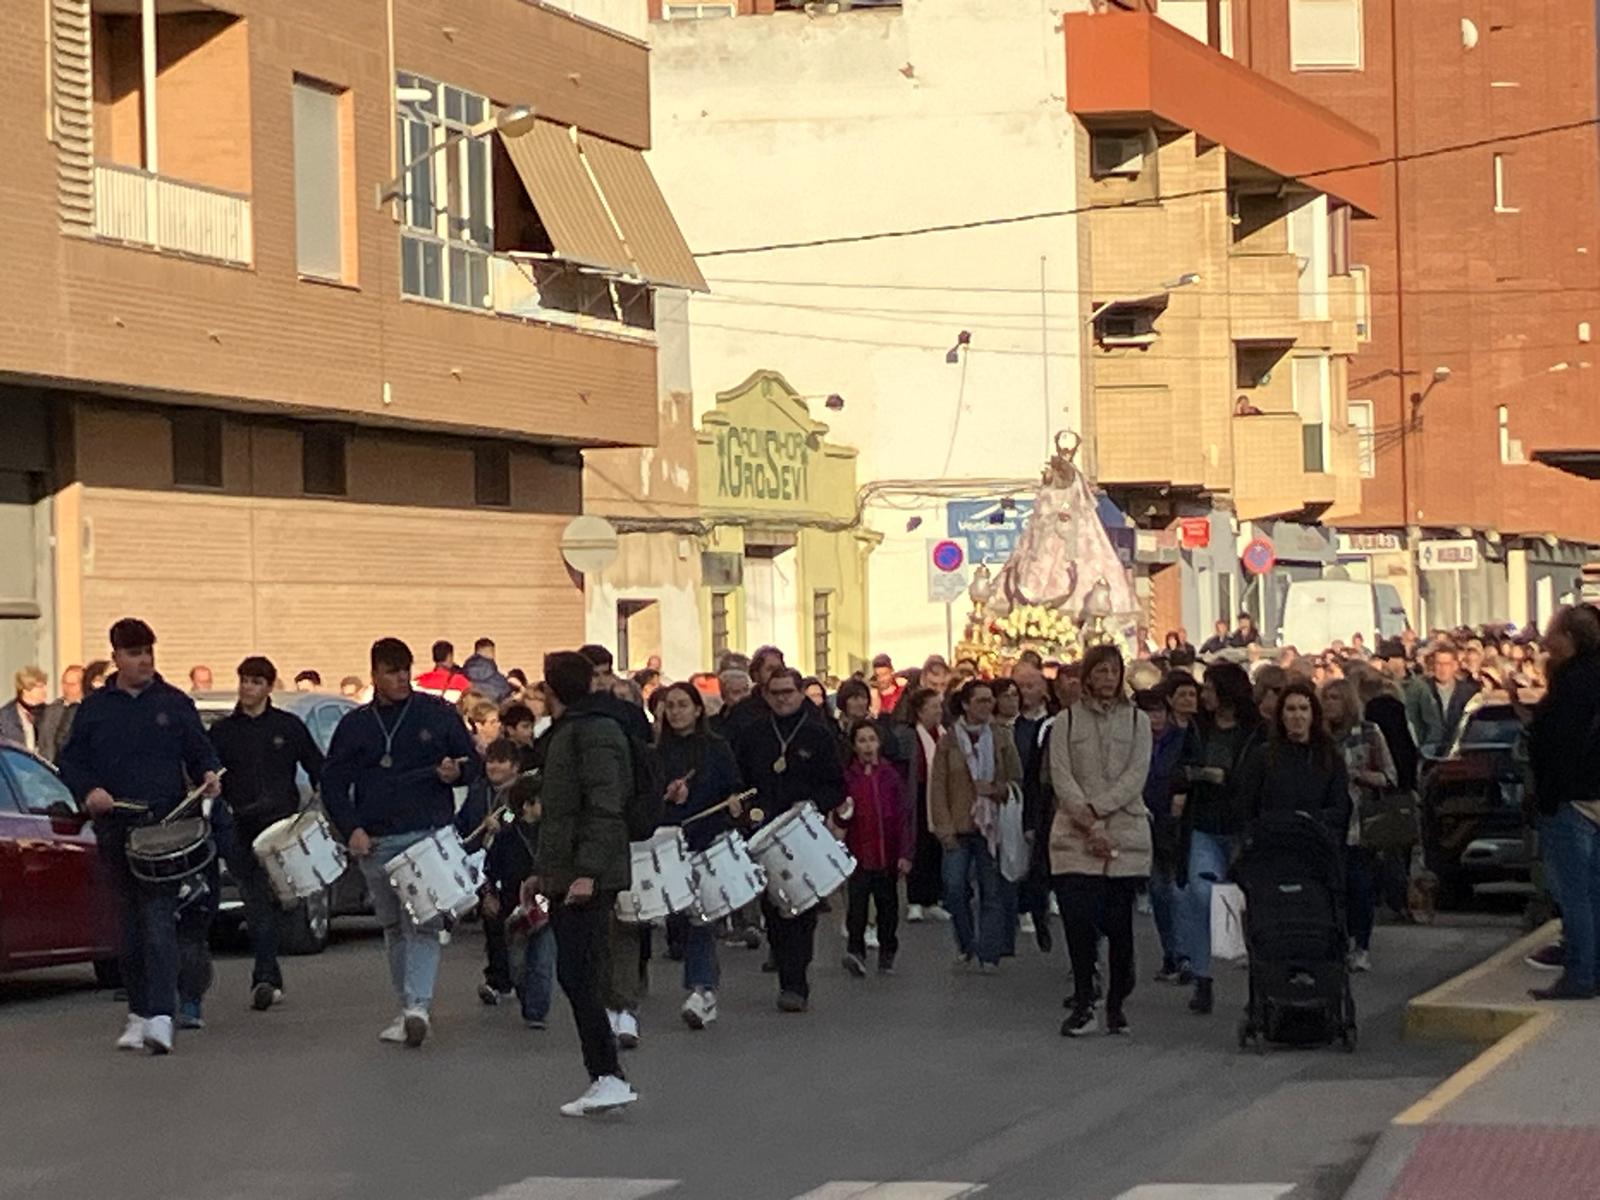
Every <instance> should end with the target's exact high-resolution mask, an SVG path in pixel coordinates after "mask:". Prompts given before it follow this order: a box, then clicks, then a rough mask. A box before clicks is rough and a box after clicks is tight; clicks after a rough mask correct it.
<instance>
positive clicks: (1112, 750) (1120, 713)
mask: <svg viewBox="0 0 1600 1200" xmlns="http://www.w3.org/2000/svg"><path fill="white" fill-rule="evenodd" d="M1149 773H1150V718H1149V717H1147V716H1146V715H1145V714H1144V713H1142V712H1140V711H1139V710H1138V709H1137V708H1135V707H1133V705H1131V704H1129V703H1128V702H1127V701H1125V700H1120V701H1117V702H1115V703H1113V704H1109V705H1101V704H1097V703H1095V702H1094V701H1091V700H1080V701H1078V703H1076V704H1074V705H1073V706H1072V708H1071V709H1069V710H1068V711H1066V712H1063V713H1062V714H1061V715H1060V716H1058V717H1057V718H1056V719H1055V723H1054V725H1052V726H1051V729H1050V786H1051V790H1052V791H1053V792H1054V794H1055V816H1054V818H1053V819H1052V820H1051V822H1050V873H1051V874H1053V875H1110V876H1118V877H1122V876H1139V875H1148V874H1150V813H1149V810H1148V809H1146V808H1145V806H1144V781H1145V776H1146V775H1148V774H1149ZM1075 817H1078V818H1087V819H1090V820H1091V821H1092V825H1091V828H1090V830H1089V831H1087V832H1086V831H1085V830H1083V829H1081V828H1079V827H1078V825H1077V824H1075V823H1074V818H1075ZM1094 833H1103V834H1104V835H1105V836H1106V837H1107V838H1108V839H1110V841H1111V844H1112V846H1114V847H1115V848H1116V851H1117V853H1116V856H1115V857H1114V858H1111V859H1105V858H1101V857H1100V856H1099V855H1097V854H1094V853H1092V852H1091V851H1090V849H1089V839H1090V836H1091V834H1094Z"/></svg>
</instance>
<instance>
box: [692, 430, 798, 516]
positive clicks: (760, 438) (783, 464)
mask: <svg viewBox="0 0 1600 1200" xmlns="http://www.w3.org/2000/svg"><path fill="white" fill-rule="evenodd" d="M716 448H717V496H718V498H719V499H727V500H777V501H805V500H809V499H810V498H811V492H810V486H811V479H810V470H811V451H810V447H809V446H807V444H806V435H805V434H803V433H801V432H799V431H798V430H796V431H794V432H792V433H789V432H785V431H783V430H781V429H758V428H756V427H755V426H751V425H730V426H728V427H727V428H725V429H718V430H717V431H716Z"/></svg>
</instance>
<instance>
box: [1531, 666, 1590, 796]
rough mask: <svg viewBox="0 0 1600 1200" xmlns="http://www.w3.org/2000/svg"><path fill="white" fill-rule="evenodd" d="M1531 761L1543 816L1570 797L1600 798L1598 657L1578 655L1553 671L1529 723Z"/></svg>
mask: <svg viewBox="0 0 1600 1200" xmlns="http://www.w3.org/2000/svg"><path fill="white" fill-rule="evenodd" d="M1528 760H1529V765H1530V766H1531V767H1532V768H1533V788H1534V796H1535V798H1536V799H1537V801H1538V804H1539V811H1540V812H1541V813H1543V814H1544V815H1545V816H1547V817H1549V816H1554V815H1555V813H1556V811H1557V810H1558V809H1559V808H1560V807H1561V805H1562V804H1563V803H1565V802H1567V801H1571V800H1600V655H1597V654H1580V655H1579V656H1578V657H1576V658H1573V659H1571V660H1569V661H1568V662H1566V663H1563V664H1562V665H1561V666H1560V667H1559V668H1557V669H1556V670H1555V671H1553V672H1552V673H1551V676H1550V690H1549V691H1547V692H1546V693H1545V694H1544V698H1543V699H1541V700H1540V701H1539V703H1538V704H1537V705H1536V706H1535V707H1534V710H1533V720H1532V723H1531V724H1530V725H1529V727H1528Z"/></svg>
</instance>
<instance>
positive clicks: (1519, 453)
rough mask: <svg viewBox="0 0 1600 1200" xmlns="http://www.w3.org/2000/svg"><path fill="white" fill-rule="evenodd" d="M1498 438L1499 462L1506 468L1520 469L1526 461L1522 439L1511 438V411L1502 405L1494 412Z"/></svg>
mask: <svg viewBox="0 0 1600 1200" xmlns="http://www.w3.org/2000/svg"><path fill="white" fill-rule="evenodd" d="M1495 418H1496V425H1497V426H1498V429H1499V437H1500V461H1501V462H1502V463H1503V464H1505V465H1506V466H1508V467H1520V466H1522V465H1523V464H1525V463H1526V462H1527V461H1528V456H1527V455H1526V454H1525V453H1524V452H1523V449H1522V439H1521V438H1514V437H1512V436H1511V410H1510V409H1509V408H1507V407H1506V406H1505V405H1504V404H1502V405H1500V407H1499V408H1498V409H1496V410H1495Z"/></svg>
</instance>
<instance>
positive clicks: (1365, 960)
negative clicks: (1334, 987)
mask: <svg viewBox="0 0 1600 1200" xmlns="http://www.w3.org/2000/svg"><path fill="white" fill-rule="evenodd" d="M1350 969H1351V970H1352V971H1355V972H1357V973H1360V972H1362V971H1370V970H1372V951H1370V950H1352V951H1350Z"/></svg>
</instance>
